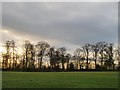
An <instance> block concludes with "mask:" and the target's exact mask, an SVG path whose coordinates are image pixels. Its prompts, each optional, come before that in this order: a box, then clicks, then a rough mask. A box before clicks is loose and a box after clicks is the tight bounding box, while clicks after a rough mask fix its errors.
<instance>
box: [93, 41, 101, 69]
mask: <svg viewBox="0 0 120 90" xmlns="http://www.w3.org/2000/svg"><path fill="white" fill-rule="evenodd" d="M91 48H92V51H93V52H94V57H93V58H94V60H95V69H96V66H97V55H98V52H99V43H96V44H95V45H94V44H91Z"/></svg>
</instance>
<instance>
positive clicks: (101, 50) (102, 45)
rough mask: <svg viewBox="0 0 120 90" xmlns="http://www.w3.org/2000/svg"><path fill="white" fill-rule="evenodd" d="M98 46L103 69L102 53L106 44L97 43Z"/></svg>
mask: <svg viewBox="0 0 120 90" xmlns="http://www.w3.org/2000/svg"><path fill="white" fill-rule="evenodd" d="M98 45H99V53H100V55H101V67H103V60H104V51H105V49H106V47H107V45H108V44H107V43H106V42H98Z"/></svg>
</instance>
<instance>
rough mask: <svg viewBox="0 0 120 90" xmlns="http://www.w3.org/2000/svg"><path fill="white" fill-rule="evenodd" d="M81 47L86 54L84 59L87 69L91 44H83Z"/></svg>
mask: <svg viewBox="0 0 120 90" xmlns="http://www.w3.org/2000/svg"><path fill="white" fill-rule="evenodd" d="M82 49H83V52H84V53H85V56H86V61H87V66H86V69H88V68H89V63H88V61H89V53H90V51H91V46H90V44H85V46H83V47H82Z"/></svg>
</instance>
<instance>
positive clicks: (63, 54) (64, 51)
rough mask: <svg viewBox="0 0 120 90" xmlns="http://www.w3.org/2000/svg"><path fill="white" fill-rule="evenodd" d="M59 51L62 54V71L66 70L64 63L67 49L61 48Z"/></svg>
mask: <svg viewBox="0 0 120 90" xmlns="http://www.w3.org/2000/svg"><path fill="white" fill-rule="evenodd" d="M58 51H59V52H60V56H61V63H62V69H63V70H64V69H65V67H64V62H65V53H66V48H65V47H61V48H59V49H58Z"/></svg>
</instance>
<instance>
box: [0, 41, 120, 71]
mask: <svg viewBox="0 0 120 90" xmlns="http://www.w3.org/2000/svg"><path fill="white" fill-rule="evenodd" d="M4 48H5V50H4V51H3V52H2V58H1V59H2V70H3V71H4V70H7V71H12V70H14V71H70V70H71V71H73V70H78V71H82V70H118V69H119V68H120V63H118V62H119V55H120V52H119V49H118V47H117V48H115V47H114V44H113V43H107V42H97V43H95V44H85V45H84V46H82V47H80V48H78V49H76V50H75V51H74V53H73V55H71V54H70V53H68V52H67V49H66V48H65V47H61V48H55V47H53V46H50V44H49V43H47V42H45V41H39V42H38V43H37V44H36V45H34V44H32V43H31V42H30V41H25V42H24V44H23V47H22V54H21V55H20V54H19V53H18V49H19V48H18V47H17V46H16V44H15V41H14V40H12V41H6V43H5V45H4Z"/></svg>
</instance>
